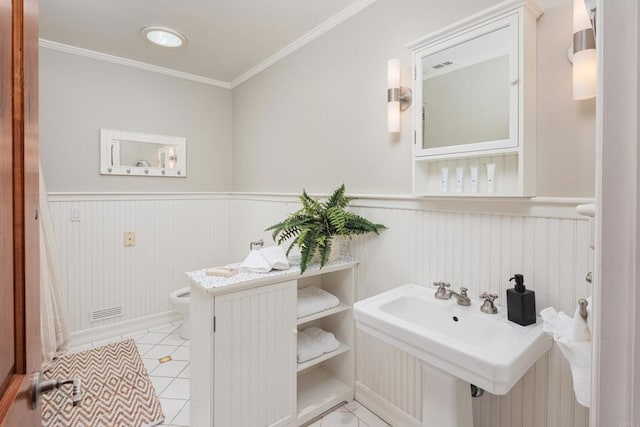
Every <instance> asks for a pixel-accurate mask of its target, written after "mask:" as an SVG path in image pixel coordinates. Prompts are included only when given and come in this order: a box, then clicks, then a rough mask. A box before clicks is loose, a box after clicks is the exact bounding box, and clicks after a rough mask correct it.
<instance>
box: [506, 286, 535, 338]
mask: <svg viewBox="0 0 640 427" xmlns="http://www.w3.org/2000/svg"><path fill="white" fill-rule="evenodd" d="M512 280H513V281H515V286H514V287H513V288H512V289H507V317H508V318H509V320H510V321H512V322H515V323H517V324H519V325H522V326H527V325H531V324H534V323H536V293H535V292H534V291H531V290H529V289H527V288H526V287H525V286H524V276H523V275H522V274H514V275H513V277H512V278H511V279H509V281H510V282H511V281H512Z"/></svg>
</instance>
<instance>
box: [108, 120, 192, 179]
mask: <svg viewBox="0 0 640 427" xmlns="http://www.w3.org/2000/svg"><path fill="white" fill-rule="evenodd" d="M100 173H101V174H102V175H134V176H160V177H161V176H166V177H179V178H184V177H186V176H187V139H186V138H183V137H179V136H167V135H153V134H148V133H140V132H129V131H123V130H115V129H100Z"/></svg>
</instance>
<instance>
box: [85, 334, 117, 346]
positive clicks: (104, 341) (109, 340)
mask: <svg viewBox="0 0 640 427" xmlns="http://www.w3.org/2000/svg"><path fill="white" fill-rule="evenodd" d="M118 341H122V337H121V336H120V335H118V336H117V337H109V338H104V339H101V340H97V341H93V342H92V343H91V344H93V346H94V347H102V346H103V345H107V344H111V343H114V342H118Z"/></svg>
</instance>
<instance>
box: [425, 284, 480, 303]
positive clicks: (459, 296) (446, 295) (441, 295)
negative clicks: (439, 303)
mask: <svg viewBox="0 0 640 427" xmlns="http://www.w3.org/2000/svg"><path fill="white" fill-rule="evenodd" d="M433 286H436V287H437V288H438V289H437V290H436V295H435V297H436V299H442V300H447V299H451V297H454V298H455V299H456V301H457V302H458V304H459V305H471V298H469V296H468V295H467V291H468V289H467V288H464V287H462V288H460V293H457V292H455V291H452V290H451V289H447V288H449V287H451V284H450V283H444V282H433Z"/></svg>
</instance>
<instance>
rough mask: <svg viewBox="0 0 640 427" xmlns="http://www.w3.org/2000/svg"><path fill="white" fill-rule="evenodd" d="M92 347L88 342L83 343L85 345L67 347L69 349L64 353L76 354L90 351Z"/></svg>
mask: <svg viewBox="0 0 640 427" xmlns="http://www.w3.org/2000/svg"><path fill="white" fill-rule="evenodd" d="M92 348H93V345H91V343H90V342H88V343H85V344H80V345H74V346H73V347H69V349H68V350H67V351H66V353H77V352H79V351H85V350H89V349H92Z"/></svg>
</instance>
